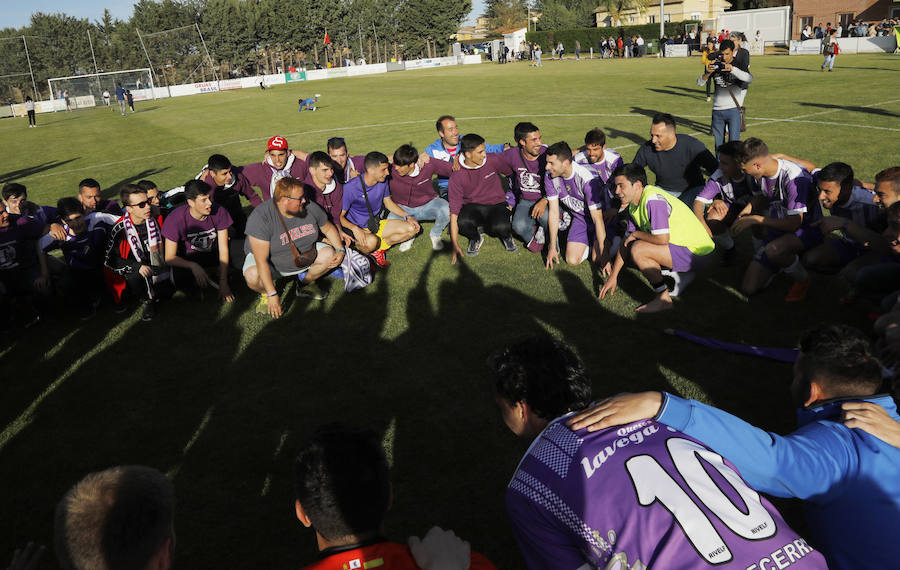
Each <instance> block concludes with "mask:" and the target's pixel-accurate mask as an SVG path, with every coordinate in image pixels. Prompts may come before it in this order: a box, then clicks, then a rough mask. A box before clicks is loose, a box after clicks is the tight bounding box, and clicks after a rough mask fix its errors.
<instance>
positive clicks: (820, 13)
mask: <svg viewBox="0 0 900 570" xmlns="http://www.w3.org/2000/svg"><path fill="white" fill-rule="evenodd" d="M891 17H900V2H898V1H897V0H794V14H793V21H792V25H791V38H792V39H795V40H799V39H800V32H801V31H802V30H803V28H804V27H805V26H806V25H807V24H809V26H810V27H812V28H815V27H816V24H819V23H821V24H822V25H823V26H825V25H826V24H827V23H828V22H831V24H832V26H834V27H837V25H838V24H841V25H843V27H844V29H845V30H846V29H847V26H848V25H849V24H850V22H853V21H856V20H861V21H863V22H876V21H881V20H883V19H884V18H891Z"/></svg>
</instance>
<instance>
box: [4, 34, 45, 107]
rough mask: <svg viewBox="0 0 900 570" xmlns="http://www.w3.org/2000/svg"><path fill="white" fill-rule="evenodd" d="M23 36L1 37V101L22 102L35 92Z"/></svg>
mask: <svg viewBox="0 0 900 570" xmlns="http://www.w3.org/2000/svg"><path fill="white" fill-rule="evenodd" d="M33 91H34V86H33V85H32V83H31V73H30V72H29V70H28V56H27V55H26V53H25V44H24V43H23V40H22V37H21V36H15V37H11V38H0V103H21V102H23V101H24V100H25V97H26V96H31V97H32V98H36V99H39V97H37V96H36V95H35V94H34V93H33Z"/></svg>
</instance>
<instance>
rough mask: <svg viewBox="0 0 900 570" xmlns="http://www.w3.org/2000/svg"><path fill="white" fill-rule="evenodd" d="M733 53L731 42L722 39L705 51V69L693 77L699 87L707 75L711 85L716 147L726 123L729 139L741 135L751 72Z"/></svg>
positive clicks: (704, 82) (723, 138) (720, 142)
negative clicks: (715, 47)
mask: <svg viewBox="0 0 900 570" xmlns="http://www.w3.org/2000/svg"><path fill="white" fill-rule="evenodd" d="M734 56H735V47H734V42H733V41H731V40H722V43H720V44H719V51H718V53H714V54H710V55H709V59H710V60H711V61H712V62H711V63H710V64H708V65H707V66H706V72H705V73H704V74H703V75H701V76H700V77H698V78H697V85H699V86H701V87H702V86H703V85H705V84H706V81H707V80H708V79H710V78H712V81H713V85H714V86H715V93H714V94H713V110H712V124H711V128H712V133H713V138H714V139H715V142H716V148H719V146H721V145H722V143H724V142H725V126H726V125H727V126H728V140H729V141H736V140H740V139H741V123H742V117H741V111H742V109H743V105H744V97H745V96H746V95H747V85H749V84H750V83H751V82H752V81H753V76H752V75H750V71H749V70H748V69H747V63H749V62H747V63H743V62H738V61H736V60H735V57H734Z"/></svg>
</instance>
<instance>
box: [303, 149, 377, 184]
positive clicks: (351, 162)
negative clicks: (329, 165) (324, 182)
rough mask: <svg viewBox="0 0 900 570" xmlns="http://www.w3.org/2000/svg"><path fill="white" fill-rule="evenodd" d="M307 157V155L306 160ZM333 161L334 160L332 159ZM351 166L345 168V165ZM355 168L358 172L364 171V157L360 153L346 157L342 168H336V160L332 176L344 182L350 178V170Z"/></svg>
mask: <svg viewBox="0 0 900 570" xmlns="http://www.w3.org/2000/svg"><path fill="white" fill-rule="evenodd" d="M308 160H309V157H307V161H308ZM332 162H334V161H332ZM348 166H349V167H351V168H347V167H348ZM351 169H352V170H355V171H356V172H357V173H358V174H362V173H363V172H365V171H366V157H365V156H364V155H362V154H357V155H355V156H348V157H347V164H345V165H344V168H338V164H337V162H334V177H335V178H336V179H337V180H339V181H340V182H341V183H342V184H346V183H347V182H350V180H352V179H351V178H350V171H351Z"/></svg>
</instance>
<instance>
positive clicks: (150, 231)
mask: <svg viewBox="0 0 900 570" xmlns="http://www.w3.org/2000/svg"><path fill="white" fill-rule="evenodd" d="M122 222H123V223H124V224H125V237H126V238H128V245H130V246H131V251H132V253H134V257H135V258H137V260H138V261H140V262H141V263H143V264H145V265H149V266H151V267H156V268H157V269H161V268H164V267H165V265H166V264H165V259H164V257H163V250H162V240H160V231H159V224H157V223H156V220H154V219H153V216H150V217H149V218H147V222H146V223H147V245H148V246H149V250H150V251H147V250H145V248H144V244H143V243H142V242H141V237H140V235H138V231H137V229H136V228H135V227H134V222H132V221H131V215H129V214H125V216H124V217H123V218H122ZM166 276H168V271H166V272H165V273H160V274H159V275H154V276H153V282H154V283H156V282H157V281H159V280H160V279H162V278H164V277H166Z"/></svg>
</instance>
